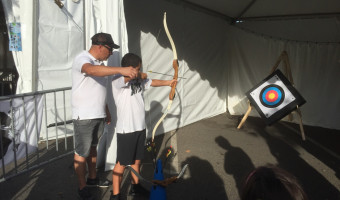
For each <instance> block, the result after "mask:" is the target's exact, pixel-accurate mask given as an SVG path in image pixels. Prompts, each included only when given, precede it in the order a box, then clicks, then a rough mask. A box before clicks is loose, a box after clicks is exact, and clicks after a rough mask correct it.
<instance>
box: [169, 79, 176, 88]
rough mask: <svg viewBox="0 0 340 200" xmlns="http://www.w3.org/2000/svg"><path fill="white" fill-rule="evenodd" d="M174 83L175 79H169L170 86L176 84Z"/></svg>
mask: <svg viewBox="0 0 340 200" xmlns="http://www.w3.org/2000/svg"><path fill="white" fill-rule="evenodd" d="M176 84H177V80H175V79H172V80H170V84H169V86H170V87H172V86H174V85H176Z"/></svg>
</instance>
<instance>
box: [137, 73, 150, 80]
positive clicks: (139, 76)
mask: <svg viewBox="0 0 340 200" xmlns="http://www.w3.org/2000/svg"><path fill="white" fill-rule="evenodd" d="M138 78H140V79H142V80H144V79H147V78H148V75H147V74H146V73H143V72H139V73H138Z"/></svg>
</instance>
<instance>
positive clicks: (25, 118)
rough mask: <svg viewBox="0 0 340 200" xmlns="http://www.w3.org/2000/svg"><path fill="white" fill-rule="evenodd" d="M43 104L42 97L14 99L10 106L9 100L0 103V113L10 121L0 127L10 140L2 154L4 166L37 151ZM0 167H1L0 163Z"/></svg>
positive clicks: (0, 163)
mask: <svg viewBox="0 0 340 200" xmlns="http://www.w3.org/2000/svg"><path fill="white" fill-rule="evenodd" d="M43 102H44V101H43V98H42V95H36V96H34V97H33V96H26V97H24V99H22V98H16V99H14V100H13V101H12V104H11V103H10V100H6V101H1V102H0V112H3V113H5V114H7V116H8V118H9V119H10V124H8V125H7V126H2V127H1V128H2V130H3V131H5V132H6V137H7V138H8V139H9V140H11V143H10V144H9V146H8V147H7V151H6V152H4V153H5V154H4V157H3V161H4V165H7V164H8V163H11V162H13V161H14V159H15V158H16V159H17V160H19V159H21V158H24V157H25V156H26V155H29V154H31V153H33V152H34V151H36V150H37V147H38V138H39V133H40V129H41V122H42V113H43V107H44V104H43ZM11 107H12V109H13V118H12V113H11V110H10V108H11ZM12 129H13V130H14V132H13V131H12ZM0 167H2V162H1V161H0Z"/></svg>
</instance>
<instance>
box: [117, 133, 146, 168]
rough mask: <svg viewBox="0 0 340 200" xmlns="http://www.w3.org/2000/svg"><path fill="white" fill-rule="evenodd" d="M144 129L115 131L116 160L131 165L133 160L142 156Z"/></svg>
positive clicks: (140, 158)
mask: <svg viewBox="0 0 340 200" xmlns="http://www.w3.org/2000/svg"><path fill="white" fill-rule="evenodd" d="M145 138H146V131H145V129H144V130H142V131H136V132H132V133H117V162H118V161H119V163H120V164H121V165H133V164H135V160H142V159H143V158H144V146H145Z"/></svg>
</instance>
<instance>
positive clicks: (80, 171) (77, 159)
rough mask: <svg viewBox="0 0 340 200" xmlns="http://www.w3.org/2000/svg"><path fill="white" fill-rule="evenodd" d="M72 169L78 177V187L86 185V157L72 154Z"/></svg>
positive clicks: (81, 187)
mask: <svg viewBox="0 0 340 200" xmlns="http://www.w3.org/2000/svg"><path fill="white" fill-rule="evenodd" d="M74 170H75V171H76V174H77V177H78V184H79V189H80V190H81V189H83V188H84V187H85V186H86V180H85V176H86V158H84V157H82V156H79V155H77V154H74Z"/></svg>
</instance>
